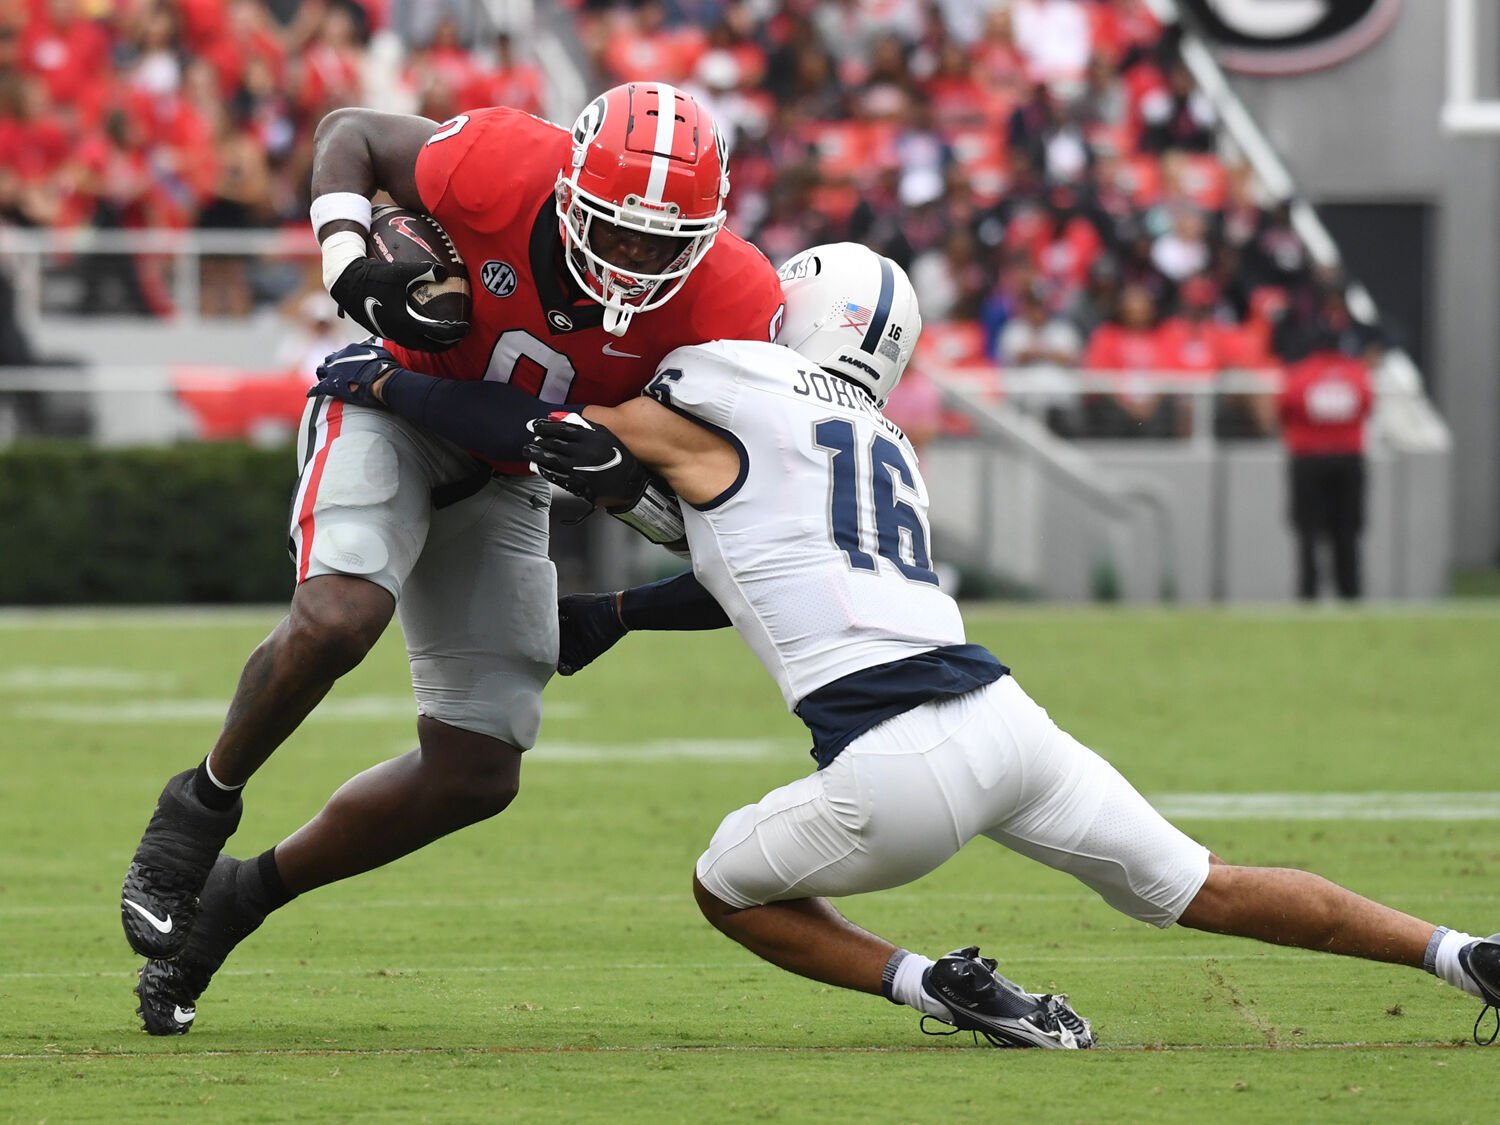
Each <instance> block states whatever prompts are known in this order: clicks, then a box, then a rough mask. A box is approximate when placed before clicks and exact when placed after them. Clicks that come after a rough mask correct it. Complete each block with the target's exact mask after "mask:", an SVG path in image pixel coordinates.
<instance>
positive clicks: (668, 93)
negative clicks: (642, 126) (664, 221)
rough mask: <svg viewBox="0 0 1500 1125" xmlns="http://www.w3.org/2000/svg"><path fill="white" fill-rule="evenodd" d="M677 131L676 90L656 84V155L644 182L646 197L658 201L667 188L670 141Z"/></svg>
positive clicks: (670, 156)
mask: <svg viewBox="0 0 1500 1125" xmlns="http://www.w3.org/2000/svg"><path fill="white" fill-rule="evenodd" d="M676 132H677V98H676V91H675V90H674V89H673V88H672V87H671V86H668V85H667V84H666V83H665V82H658V83H657V84H656V144H655V146H654V148H655V150H656V155H654V156H653V157H652V158H651V179H650V180H649V181H648V182H647V184H646V198H647V199H649V200H650V201H651V202H652V203H660V202H661V197H662V192H664V191H665V190H666V188H667V168H668V167H669V166H670V164H671V161H672V142H673V139H674V134H675V133H676Z"/></svg>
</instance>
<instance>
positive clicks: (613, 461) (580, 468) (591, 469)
mask: <svg viewBox="0 0 1500 1125" xmlns="http://www.w3.org/2000/svg"><path fill="white" fill-rule="evenodd" d="M623 460H625V458H624V457H622V456H620V451H619V450H618V449H617V450H615V455H614V456H613V457H611V458H610V459H609V460H608V461H606V462H604V464H602V465H574V466H573V471H574V472H575V473H602V472H603V471H604V470H605V469H613V468H614V467H615V466H616V465H618V464H619V463H620V462H621V461H623ZM132 905H134V904H132Z"/></svg>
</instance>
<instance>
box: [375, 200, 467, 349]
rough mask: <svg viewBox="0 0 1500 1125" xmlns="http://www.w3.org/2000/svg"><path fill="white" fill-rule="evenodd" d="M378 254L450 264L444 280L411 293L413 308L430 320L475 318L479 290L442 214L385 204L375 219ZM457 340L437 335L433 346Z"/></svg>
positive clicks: (448, 345) (389, 258)
mask: <svg viewBox="0 0 1500 1125" xmlns="http://www.w3.org/2000/svg"><path fill="white" fill-rule="evenodd" d="M370 242H371V244H372V246H373V247H374V251H375V255H376V256H377V257H379V258H381V259H382V260H384V261H387V262H431V263H433V264H434V265H440V266H443V267H445V268H446V269H447V271H448V277H447V278H446V279H445V280H443V281H430V282H424V283H423V284H421V285H417V286H415V287H414V288H413V289H412V290H411V293H410V294H409V296H408V298H407V305H408V307H409V308H410V310H411V312H412V314H413V315H414V316H417V317H424V318H426V319H428V320H445V321H462V322H464V323H468V322H469V314H470V313H471V312H472V311H473V294H472V290H471V289H470V288H469V274H468V271H467V270H466V269H465V268H464V260H463V259H462V258H461V257H459V254H458V249H457V247H455V246H454V245H453V240H452V239H451V238H449V237H448V232H447V231H445V230H444V229H443V228H442V227H441V226H440V225H439V224H438V221H437V220H436V219H434V218H433V217H432V216H431V215H428V214H426V213H425V212H422V211H412V210H409V209H407V208H405V207H396V206H393V205H391V204H382V205H380V206H378V207H376V208H375V211H374V214H373V215H372V216H371V220H370ZM455 343H457V341H454V340H443V341H433V342H432V346H431V347H430V348H428V349H427V350H428V351H435V352H438V351H445V350H447V349H448V348H451V347H452V346H453V345H454V344H455Z"/></svg>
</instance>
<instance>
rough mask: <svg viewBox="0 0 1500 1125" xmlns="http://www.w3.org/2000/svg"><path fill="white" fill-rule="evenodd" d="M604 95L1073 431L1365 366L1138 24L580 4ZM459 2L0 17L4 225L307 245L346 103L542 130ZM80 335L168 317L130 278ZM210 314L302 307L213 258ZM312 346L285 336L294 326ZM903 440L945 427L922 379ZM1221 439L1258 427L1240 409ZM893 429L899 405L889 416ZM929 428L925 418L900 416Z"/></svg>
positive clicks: (714, 0)
mask: <svg viewBox="0 0 1500 1125" xmlns="http://www.w3.org/2000/svg"><path fill="white" fill-rule="evenodd" d="M570 7H571V10H572V16H573V19H574V21H575V24H576V28H577V33H578V37H579V40H580V42H581V44H582V45H583V48H584V51H585V53H586V55H587V59H588V62H589V63H590V64H591V66H592V68H593V70H594V74H593V75H592V76H591V79H592V80H593V84H594V85H596V86H599V87H602V86H607V85H611V84H613V83H615V82H619V81H626V80H632V79H653V80H666V81H670V82H675V83H677V84H679V85H682V86H683V87H685V88H686V89H688V90H689V91H690V92H692V93H694V94H695V95H696V96H697V97H699V98H700V99H702V100H703V101H704V102H705V103H707V104H708V105H709V107H710V108H711V110H712V112H713V113H714V115H715V116H716V118H717V120H718V121H719V122H720V124H721V126H722V127H723V128H724V129H725V131H726V133H727V134H728V135H729V139H730V142H731V145H732V159H731V182H732V185H733V186H732V190H731V194H730V209H731V224H732V226H733V227H734V229H736V230H737V231H738V232H739V233H741V234H743V235H744V236H746V237H747V238H749V239H750V240H751V241H752V242H754V243H756V244H757V245H758V246H759V247H760V248H761V249H762V250H763V251H765V253H766V254H767V255H768V256H769V257H770V258H771V259H772V260H773V262H780V261H781V260H783V259H785V258H787V257H789V256H790V255H791V254H793V253H794V252H796V251H797V250H798V249H800V248H802V247H804V246H806V245H808V244H811V243H814V242H821V241H829V240H838V239H846V238H847V239H854V240H857V241H861V242H865V243H868V244H869V245H871V246H873V247H875V248H877V249H879V250H880V251H881V252H883V253H886V254H889V255H890V256H891V257H893V258H895V259H896V260H897V261H899V262H901V263H902V264H903V265H904V266H905V267H906V268H907V269H908V271H909V272H910V274H911V276H912V279H913V282H914V283H915V285H916V287H917V290H918V292H919V293H920V294H921V297H922V301H923V309H924V315H925V318H926V321H927V325H928V327H927V330H926V332H925V333H924V353H923V354H924V356H925V357H926V359H927V361H928V362H930V363H941V364H943V365H944V366H945V367H947V368H950V369H954V370H958V371H965V370H967V371H969V372H971V373H972V375H973V377H974V378H975V379H978V380H983V381H985V382H986V385H987V386H988V387H989V388H990V389H992V390H996V391H1000V390H1003V379H1004V373H1005V372H1015V371H1018V370H1020V369H1024V368H1036V369H1038V370H1045V371H1048V372H1052V373H1054V374H1057V373H1061V374H1060V375H1059V378H1061V379H1062V382H1061V383H1059V384H1058V385H1056V386H1055V387H1054V388H1053V393H1050V394H1048V395H1046V396H1043V398H1042V399H1041V400H1040V401H1041V402H1042V403H1043V404H1044V405H1045V407H1046V416H1047V419H1048V421H1049V422H1050V424H1051V425H1052V426H1053V427H1054V428H1055V429H1057V430H1058V431H1059V432H1062V433H1065V434H1088V435H1099V436H1114V435H1121V436H1123V435H1127V434H1129V435H1156V436H1168V435H1172V434H1176V433H1181V432H1183V427H1184V422H1183V417H1182V413H1181V411H1180V410H1179V409H1178V403H1177V402H1176V401H1175V399H1174V396H1172V395H1163V394H1159V393H1154V392H1150V391H1142V390H1139V389H1132V388H1131V387H1130V386H1129V385H1128V379H1126V378H1125V376H1124V375H1122V377H1121V387H1120V389H1119V391H1118V393H1112V394H1103V395H1100V394H1080V393H1077V391H1076V388H1073V387H1070V386H1069V385H1068V384H1067V381H1066V380H1067V374H1066V373H1067V372H1069V371H1071V370H1077V369H1086V370H1089V371H1096V372H1097V371H1118V372H1121V373H1126V372H1137V371H1167V372H1178V373H1183V374H1185V375H1198V376H1203V377H1206V378H1211V377H1212V376H1213V374H1214V373H1216V372H1220V371H1225V370H1269V369H1275V368H1277V367H1279V366H1280V365H1282V364H1284V363H1287V362H1292V361H1295V360H1297V359H1300V358H1302V357H1304V356H1306V355H1308V354H1310V353H1313V352H1318V351H1330V350H1332V351H1338V352H1341V353H1343V354H1345V355H1350V356H1356V357H1359V358H1361V359H1364V360H1367V361H1368V360H1370V359H1371V358H1372V357H1373V351H1374V349H1378V347H1379V346H1380V344H1379V341H1378V339H1377V338H1376V337H1375V334H1374V332H1373V331H1372V330H1371V329H1369V328H1368V327H1366V326H1364V325H1361V324H1360V323H1359V322H1357V321H1356V320H1354V319H1353V318H1352V317H1351V316H1350V314H1349V310H1348V308H1347V305H1346V304H1345V301H1344V297H1343V290H1344V284H1343V280H1342V279H1341V278H1339V277H1338V276H1336V275H1334V274H1332V273H1331V272H1329V271H1325V270H1321V269H1319V268H1318V267H1316V266H1315V264H1314V263H1313V261H1312V259H1311V257H1310V255H1309V253H1308V250H1307V248H1306V246H1305V245H1304V244H1303V242H1302V240H1301V239H1300V238H1299V237H1298V235H1297V233H1296V232H1295V230H1294V229H1293V227H1292V223H1291V220H1290V214H1289V209H1288V207H1287V206H1286V204H1285V203H1284V202H1280V201H1276V200H1268V199H1265V198H1262V195H1261V193H1260V192H1259V190H1258V186H1257V183H1256V181H1255V178H1254V176H1253V175H1252V172H1251V169H1250V168H1249V166H1248V165H1247V164H1246V163H1245V162H1244V161H1243V160H1241V159H1240V158H1239V157H1238V156H1237V155H1236V154H1234V153H1233V151H1232V148H1231V146H1229V145H1227V144H1226V143H1225V142H1224V140H1223V139H1222V138H1221V136H1220V130H1219V127H1218V124H1219V123H1218V121H1217V119H1216V114H1215V110H1214V108H1213V106H1212V104H1211V103H1210V101H1209V100H1208V99H1207V98H1205V97H1204V96H1203V94H1202V93H1201V92H1200V91H1198V90H1197V89H1196V88H1195V84H1194V82H1193V78H1192V76H1191V74H1190V73H1189V71H1188V69H1187V68H1186V67H1185V66H1184V65H1183V63H1182V60H1181V58H1180V57H1179V53H1178V48H1177V38H1176V35H1175V34H1174V33H1173V31H1172V30H1171V29H1163V28H1162V27H1161V26H1160V25H1159V24H1158V22H1157V20H1156V19H1155V18H1154V17H1153V16H1152V14H1151V12H1150V9H1149V7H1148V5H1147V4H1146V3H1145V0H988V2H980V0H672V2H662V0H647V2H644V3H634V4H624V3H620V2H618V0H615V2H599V0H574V2H573V4H572V5H570ZM486 12H487V7H486V5H484V4H483V3H481V2H480V0H303V2H297V0H0V151H3V152H5V153H6V154H7V155H6V159H5V160H4V161H3V162H0V223H5V224H15V225H20V226H32V227H36V226H58V227H67V226H77V225H85V226H93V227H97V228H111V227H116V228H137V227H139V228H148V227H177V228H183V227H200V228H210V229H213V228H231V229H246V228H264V227H272V228H274V227H280V226H292V227H297V228H299V229H305V223H306V215H307V204H308V198H307V183H308V175H309V164H310V158H311V148H312V132H313V128H314V127H315V125H316V123H317V122H318V120H319V119H320V118H321V117H322V116H323V115H324V114H325V113H327V112H328V111H329V110H331V109H334V108H336V107H338V106H342V105H349V104H363V105H373V106H377V107H379V108H384V109H391V110H397V111H404V112H415V113H420V114H423V115H426V116H428V117H431V118H433V119H436V120H442V119H444V118H446V117H449V116H451V115H452V114H453V113H455V112H458V111H460V110H462V109H464V108H467V107H470V106H473V105H479V104H497V103H504V104H509V105H517V106H520V107H523V108H526V109H528V110H532V111H535V112H538V113H540V112H542V110H543V104H544V95H545V92H546V79H545V76H544V75H543V73H542V72H541V70H540V69H539V68H538V66H537V65H536V64H535V62H534V61H533V60H532V59H531V57H530V54H529V44H528V43H527V42H526V37H525V36H524V35H522V34H517V35H512V34H510V33H508V31H507V30H506V29H505V28H503V27H497V26H495V25H494V24H493V23H492V22H491V20H490V18H489V17H488V15H487V14H486ZM100 272H101V274H102V276H101V277H100V278H96V279H95V281H94V283H93V287H92V289H90V290H88V291H86V292H85V293H84V294H83V297H82V299H81V301H80V311H89V312H98V311H110V312H120V311H129V312H137V313H140V314H143V315H152V314H155V315H163V314H165V313H168V312H170V310H171V304H170V296H169V288H168V286H167V285H166V284H165V280H164V278H162V277H161V276H158V275H156V274H154V273H153V263H152V260H151V259H150V258H146V257H142V258H139V259H137V260H136V261H134V262H133V263H129V264H128V266H127V268H126V271H125V274H124V276H121V275H119V274H118V273H116V275H115V276H114V278H113V280H114V284H113V285H107V284H105V283H106V282H108V281H109V280H110V274H109V271H100ZM202 291H203V294H204V308H203V310H202V311H203V312H205V313H207V314H211V315H245V314H248V313H249V312H250V311H251V310H252V309H254V308H255V307H257V306H263V305H266V304H275V303H278V302H280V303H283V304H285V305H286V306H287V307H288V308H295V309H297V310H299V311H300V313H301V314H302V315H303V317H304V319H306V320H307V321H308V322H309V325H310V326H312V327H309V328H308V330H309V331H314V330H315V326H316V325H317V324H318V323H321V322H322V321H323V320H326V317H327V314H328V311H329V310H328V309H327V306H326V302H322V301H321V299H320V296H319V294H318V292H317V291H316V287H315V285H313V286H310V285H309V283H308V282H307V279H306V278H305V277H301V276H292V277H288V275H287V273H286V271H285V270H281V271H279V272H278V271H275V270H272V271H261V270H257V269H256V268H255V267H254V264H253V263H247V262H245V261H243V260H240V259H235V258H209V259H206V260H205V274H204V284H203V289H202ZM305 327H306V326H305ZM907 393H908V394H909V395H911V396H913V399H912V401H911V402H909V403H908V404H907V409H909V410H910V411H912V414H911V416H910V417H909V418H908V424H909V425H910V426H912V428H914V429H916V430H917V431H919V432H920V431H923V430H925V429H926V428H928V424H929V423H932V424H934V425H935V424H936V423H933V422H932V419H933V418H934V417H935V415H933V413H932V410H933V407H932V405H931V401H929V402H928V403H927V404H926V405H925V406H924V405H922V404H920V403H918V402H917V401H916V399H915V396H918V395H920V394H922V393H923V392H922V388H921V385H920V381H916V380H914V381H913V386H912V388H909V390H908V392H907ZM1247 402H1248V405H1245V406H1244V408H1243V409H1241V410H1239V411H1238V412H1234V411H1230V412H1226V413H1225V414H1224V415H1223V417H1222V418H1221V422H1222V423H1223V424H1222V425H1221V432H1225V433H1227V434H1237V433H1245V434H1257V433H1261V432H1265V430H1266V428H1267V427H1268V425H1269V414H1268V412H1267V410H1266V409H1264V407H1263V405H1256V404H1255V403H1254V402H1253V401H1248V400H1247ZM897 409H898V410H899V409H900V404H898V405H897ZM922 411H925V412H926V414H925V415H924V417H925V419H926V420H925V421H924V420H923V418H920V417H918V414H919V413H921V412H922Z"/></svg>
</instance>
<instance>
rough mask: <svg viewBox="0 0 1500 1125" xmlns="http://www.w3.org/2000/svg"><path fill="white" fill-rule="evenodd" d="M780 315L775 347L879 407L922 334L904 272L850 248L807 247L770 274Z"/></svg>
mask: <svg viewBox="0 0 1500 1125" xmlns="http://www.w3.org/2000/svg"><path fill="white" fill-rule="evenodd" d="M777 272H778V273H780V275H781V292H782V296H783V297H784V298H785V299H786V315H785V318H784V319H783V320H782V323H781V331H780V332H778V333H777V334H776V342H777V343H778V344H782V345H785V346H786V347H788V348H791V349H792V350H793V351H795V352H797V353H799V354H800V355H802V356H805V357H806V358H807V359H809V360H811V361H812V362H813V363H816V364H817V365H818V366H819V367H821V368H823V369H824V370H825V371H827V372H829V373H830V374H832V375H837V376H839V377H840V378H842V379H847V380H848V381H849V382H851V383H853V384H855V385H856V386H859V387H863V388H864V389H865V390H866V391H868V392H869V393H870V396H871V397H872V398H873V399H874V400H875V405H876V406H884V405H885V400H886V399H888V398H890V396H891V391H892V390H894V389H895V386H896V384H897V383H899V382H900V381H901V373H902V372H903V371H905V370H906V365H907V363H909V362H910V361H911V353H912V352H913V351H914V350H916V346H917V337H918V336H919V335H921V333H922V317H921V314H920V313H919V312H918V311H917V293H916V290H914V289H913V288H912V287H911V281H910V280H909V279H908V278H907V276H906V271H905V270H903V269H902V268H901V267H900V266H898V265H897V264H896V263H895V262H893V261H891V260H890V259H889V258H885V257H882V256H881V255H879V254H877V253H875V251H873V250H871V249H870V248H869V247H868V246H861V245H859V243H857V242H831V243H826V244H825V245H822V246H814V247H813V248H812V249H810V250H804V251H802V253H800V254H798V255H797V256H796V257H794V258H791V259H789V260H788V261H787V263H786V264H785V265H784V266H782V267H781V269H780V270H779V271H777Z"/></svg>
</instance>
